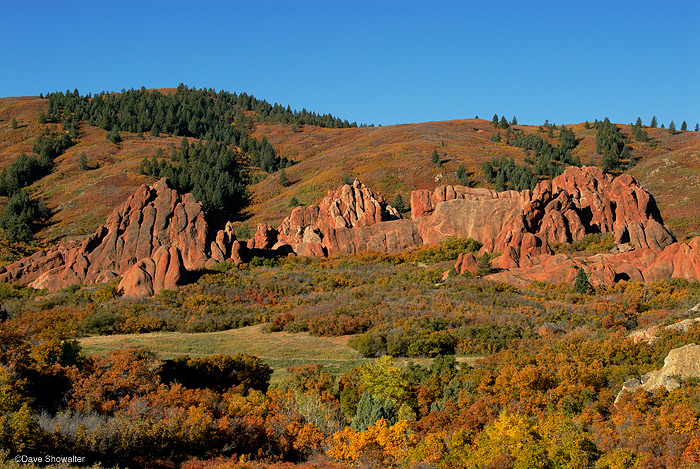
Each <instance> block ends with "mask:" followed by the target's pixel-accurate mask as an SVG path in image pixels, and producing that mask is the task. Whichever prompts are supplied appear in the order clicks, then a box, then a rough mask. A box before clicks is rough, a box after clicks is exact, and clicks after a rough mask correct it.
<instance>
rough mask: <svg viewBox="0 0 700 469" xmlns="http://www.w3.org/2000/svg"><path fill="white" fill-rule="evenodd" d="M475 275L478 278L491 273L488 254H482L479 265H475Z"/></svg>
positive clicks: (491, 268)
mask: <svg viewBox="0 0 700 469" xmlns="http://www.w3.org/2000/svg"><path fill="white" fill-rule="evenodd" d="M476 273H477V275H478V276H479V277H483V276H484V275H488V274H491V273H493V267H492V266H491V255H490V254H489V253H487V252H486V253H484V255H483V256H481V259H479V263H478V264H477V265H476Z"/></svg>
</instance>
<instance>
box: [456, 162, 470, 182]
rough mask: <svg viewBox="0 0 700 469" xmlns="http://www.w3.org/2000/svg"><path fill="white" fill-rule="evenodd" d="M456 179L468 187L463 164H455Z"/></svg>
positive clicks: (467, 177) (467, 176)
mask: <svg viewBox="0 0 700 469" xmlns="http://www.w3.org/2000/svg"><path fill="white" fill-rule="evenodd" d="M457 179H459V183H460V184H461V185H462V186H467V187H469V185H470V181H469V174H468V173H467V170H466V169H465V168H464V166H463V165H459V166H457Z"/></svg>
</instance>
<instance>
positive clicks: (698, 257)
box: [0, 167, 700, 296]
mask: <svg viewBox="0 0 700 469" xmlns="http://www.w3.org/2000/svg"><path fill="white" fill-rule="evenodd" d="M411 213H412V217H413V219H412V220H405V219H402V218H401V215H400V214H399V213H398V212H397V211H396V210H395V209H394V208H392V207H391V206H389V205H388V204H387V203H386V201H385V200H384V199H383V198H382V197H381V196H379V195H377V194H375V193H373V192H372V191H371V190H370V189H369V188H367V187H366V186H365V185H364V184H362V183H360V182H359V181H357V180H355V182H354V183H353V184H351V185H350V184H346V185H343V186H341V187H340V188H339V189H338V190H336V191H335V192H333V191H329V192H328V195H327V196H326V198H325V199H324V200H323V201H322V202H321V203H320V204H319V205H311V206H309V207H297V208H295V209H294V210H293V211H292V213H291V215H290V216H289V217H287V218H286V219H285V220H284V221H283V222H282V224H281V225H280V226H279V227H278V228H277V229H274V228H272V227H271V226H269V225H266V224H261V225H258V230H257V232H256V233H255V236H254V238H253V239H252V240H250V241H249V242H248V246H246V245H245V244H244V243H239V242H238V241H237V240H236V239H235V235H234V233H233V227H232V225H231V224H227V226H226V228H225V229H224V230H220V231H218V232H217V233H215V234H214V233H210V229H209V226H208V225H207V222H206V219H205V215H204V212H203V211H202V206H201V204H200V203H199V202H197V201H196V200H195V199H194V197H193V196H192V195H191V194H185V195H184V196H180V195H178V194H177V192H176V191H175V190H173V189H171V188H170V187H169V186H168V183H167V181H166V180H165V179H162V180H161V181H159V182H158V183H156V184H155V185H153V186H152V187H148V186H145V185H144V186H142V187H140V188H139V189H138V190H137V192H136V193H135V194H134V195H133V196H132V197H130V198H129V199H128V200H127V201H126V202H125V203H124V204H123V205H122V206H121V207H119V208H118V209H116V210H115V211H114V212H113V213H112V215H111V216H110V217H109V219H108V220H107V223H106V224H105V225H103V226H101V227H100V228H98V230H97V231H96V232H95V233H94V234H93V235H91V236H90V237H89V238H88V239H86V240H84V241H83V242H82V243H75V242H72V243H66V244H64V245H60V246H57V247H54V248H52V249H49V250H47V251H42V252H39V253H36V254H35V255H33V256H31V257H28V258H25V259H22V260H20V261H18V262H16V263H14V264H11V265H9V266H7V267H6V268H3V267H0V281H10V282H19V283H21V284H23V285H30V286H33V287H37V288H48V289H49V290H57V289H60V288H64V287H66V286H68V285H72V284H76V283H83V284H91V283H97V282H105V281H108V280H110V279H112V278H114V277H115V276H119V275H122V276H123V278H122V281H121V282H120V284H119V287H120V289H122V290H123V292H124V294H126V295H131V296H141V295H152V294H155V293H158V292H159V291H160V290H162V289H170V288H174V287H175V286H176V285H178V284H179V283H181V282H182V281H183V280H184V278H185V277H186V273H187V271H188V270H196V269H202V268H204V267H209V266H211V265H213V264H215V263H216V262H221V261H225V260H232V261H233V262H243V261H245V260H247V259H248V258H250V257H251V256H253V255H279V254H297V255H305V256H327V255H333V254H337V253H355V252H358V251H363V250H374V251H381V252H389V253H393V252H398V251H402V250H406V249H410V248H414V247H418V246H422V245H433V244H437V243H439V242H440V241H442V240H444V239H446V238H448V237H450V236H458V237H462V238H473V239H475V240H477V241H480V242H482V243H483V244H484V246H483V248H482V255H483V254H484V253H496V252H497V253H500V255H499V256H498V257H496V258H495V259H493V261H492V265H493V267H495V268H497V269H500V270H501V272H500V273H497V274H495V275H494V277H495V278H497V279H499V280H503V281H508V282H511V283H518V282H527V281H530V280H547V281H551V282H572V281H573V278H574V276H575V273H576V270H577V269H578V268H584V270H585V271H586V272H587V273H589V278H590V281H591V283H593V284H596V285H600V284H610V283H613V282H615V281H618V280H639V281H652V280H660V279H664V278H670V277H681V278H688V279H691V278H692V279H700V238H697V239H695V240H693V241H691V242H690V243H688V244H684V243H673V241H674V240H673V236H672V235H671V233H670V232H669V231H668V230H667V229H666V228H665V227H664V225H663V221H662V219H661V216H660V214H659V211H658V209H657V207H656V203H655V202H654V199H653V197H652V196H651V195H650V194H649V193H647V192H646V191H644V190H643V189H642V188H640V187H639V186H638V185H637V183H636V182H635V181H634V179H633V178H632V177H630V176H628V175H621V176H619V177H617V178H613V177H612V176H611V175H609V174H605V173H603V172H602V171H601V170H600V169H599V168H576V167H569V168H567V169H566V170H565V171H564V173H563V174H561V175H560V176H557V177H556V178H554V179H552V180H551V181H542V182H541V183H539V184H538V185H537V186H536V187H535V189H534V190H533V191H523V192H515V191H506V192H501V193H498V192H494V191H491V190H489V189H472V188H467V187H460V186H456V187H452V186H443V187H439V188H437V189H435V190H434V191H414V192H413V193H412V194H411ZM599 232H613V233H614V234H615V240H616V242H617V243H619V244H623V243H629V245H628V249H627V250H625V251H624V252H622V251H619V250H618V252H616V253H610V254H601V255H598V256H594V257H592V258H588V259H581V258H579V259H570V258H568V257H567V256H563V255H557V256H553V255H552V251H551V250H550V247H549V244H548V243H551V242H572V241H575V240H578V239H581V238H582V237H583V236H585V235H586V234H588V233H599ZM625 245H627V244H625ZM475 265H476V260H475V258H474V257H473V256H471V254H469V255H463V256H460V258H459V260H458V262H457V264H456V265H455V269H456V270H457V271H458V272H459V273H462V272H464V271H465V270H470V271H472V270H474V269H475Z"/></svg>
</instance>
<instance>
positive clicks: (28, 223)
mask: <svg viewBox="0 0 700 469" xmlns="http://www.w3.org/2000/svg"><path fill="white" fill-rule="evenodd" d="M47 217H48V210H47V209H46V206H44V205H43V204H42V205H39V204H37V203H36V202H34V201H33V200H31V199H30V198H29V197H28V196H27V194H26V192H25V191H24V190H21V191H18V192H16V193H15V194H14V195H12V197H11V198H10V201H9V202H8V204H7V205H6V206H5V209H4V210H3V212H2V216H0V229H2V230H3V231H4V233H5V238H7V239H8V241H11V242H17V241H23V242H29V241H31V240H32V237H33V236H34V230H35V228H36V225H37V222H40V221H42V220H45V219H46V218H47Z"/></svg>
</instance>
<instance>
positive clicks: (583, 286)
mask: <svg viewBox="0 0 700 469" xmlns="http://www.w3.org/2000/svg"><path fill="white" fill-rule="evenodd" d="M590 288H591V285H590V284H589V283H588V275H586V272H585V271H584V270H583V269H581V268H579V269H578V271H577V272H576V282H574V293H582V294H583V293H588V290H589V289H590Z"/></svg>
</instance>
